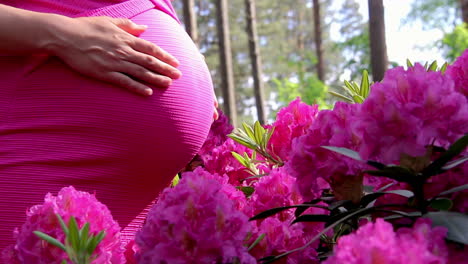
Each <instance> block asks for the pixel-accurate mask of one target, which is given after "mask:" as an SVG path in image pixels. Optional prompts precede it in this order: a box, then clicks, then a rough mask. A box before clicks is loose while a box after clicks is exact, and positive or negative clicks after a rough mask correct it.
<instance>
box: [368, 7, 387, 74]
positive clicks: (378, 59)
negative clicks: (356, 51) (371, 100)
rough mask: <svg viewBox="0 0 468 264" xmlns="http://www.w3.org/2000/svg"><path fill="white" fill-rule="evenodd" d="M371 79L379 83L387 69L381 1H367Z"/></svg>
mask: <svg viewBox="0 0 468 264" xmlns="http://www.w3.org/2000/svg"><path fill="white" fill-rule="evenodd" d="M368 5H369V38H370V50H371V65H372V77H373V79H374V82H378V81H381V80H382V79H383V76H384V74H385V71H386V70H387V67H388V57H387V44H386V42H385V20H384V7H383V0H368Z"/></svg>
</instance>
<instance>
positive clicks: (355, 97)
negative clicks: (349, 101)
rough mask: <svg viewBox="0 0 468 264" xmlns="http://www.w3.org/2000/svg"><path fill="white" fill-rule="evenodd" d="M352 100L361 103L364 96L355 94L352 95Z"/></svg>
mask: <svg viewBox="0 0 468 264" xmlns="http://www.w3.org/2000/svg"><path fill="white" fill-rule="evenodd" d="M353 101H354V102H356V103H358V104H361V103H362V102H364V98H362V97H361V96H360V95H357V94H356V95H353Z"/></svg>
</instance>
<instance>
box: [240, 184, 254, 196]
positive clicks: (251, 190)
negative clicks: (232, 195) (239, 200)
mask: <svg viewBox="0 0 468 264" xmlns="http://www.w3.org/2000/svg"><path fill="white" fill-rule="evenodd" d="M236 188H237V189H238V190H241V191H242V192H243V193H244V194H245V196H246V197H250V195H252V193H254V191H255V188H254V187H252V186H237V187H236Z"/></svg>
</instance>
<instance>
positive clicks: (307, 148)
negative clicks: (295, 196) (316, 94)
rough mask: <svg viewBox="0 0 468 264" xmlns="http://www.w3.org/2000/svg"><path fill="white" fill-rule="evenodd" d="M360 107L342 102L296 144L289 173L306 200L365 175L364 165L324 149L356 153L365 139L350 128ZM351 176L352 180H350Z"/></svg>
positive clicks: (319, 115)
mask: <svg viewBox="0 0 468 264" xmlns="http://www.w3.org/2000/svg"><path fill="white" fill-rule="evenodd" d="M359 107H360V105H358V104H347V103H342V102H338V103H336V105H335V108H334V109H333V110H322V111H320V112H319V114H318V116H317V118H316V119H315V121H314V122H313V124H312V125H311V126H310V128H309V130H308V131H307V132H306V134H305V135H303V136H301V137H299V138H297V139H296V140H294V141H293V147H292V152H291V158H290V160H289V161H288V163H287V164H286V166H287V168H288V171H289V172H290V173H291V175H292V176H293V177H295V178H296V179H297V186H298V189H299V191H300V193H301V194H302V195H303V197H304V198H305V199H306V200H312V199H315V198H318V197H320V195H321V193H322V190H323V189H326V188H329V187H330V185H334V186H339V185H341V184H342V183H343V181H346V180H347V178H351V177H356V176H358V175H360V174H361V171H362V170H363V164H362V163H360V162H357V161H355V160H352V159H350V158H347V157H345V156H343V155H340V154H337V153H335V152H332V151H330V150H327V149H324V148H322V146H334V147H344V148H350V149H353V150H356V149H357V148H358V146H359V144H360V143H361V139H360V138H359V137H357V136H356V135H354V134H353V133H352V131H351V129H350V127H351V124H352V122H353V117H354V116H355V115H356V113H357V111H358V109H359ZM348 175H349V177H347V176H348Z"/></svg>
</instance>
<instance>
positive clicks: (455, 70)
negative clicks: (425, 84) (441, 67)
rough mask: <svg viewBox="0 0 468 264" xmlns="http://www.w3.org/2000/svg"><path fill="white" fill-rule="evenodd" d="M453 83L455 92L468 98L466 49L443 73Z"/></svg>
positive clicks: (467, 56) (467, 53)
mask: <svg viewBox="0 0 468 264" xmlns="http://www.w3.org/2000/svg"><path fill="white" fill-rule="evenodd" d="M445 74H447V75H448V76H449V77H450V78H452V79H453V80H454V82H455V90H457V91H458V92H460V93H462V94H464V95H465V96H468V49H466V50H465V51H464V52H463V54H462V55H461V56H460V57H458V58H457V60H456V61H455V62H454V63H453V64H452V65H449V66H448V67H447V71H446V72H445Z"/></svg>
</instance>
